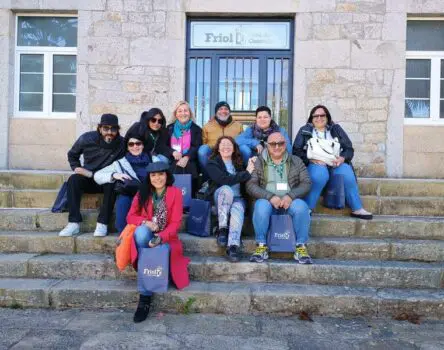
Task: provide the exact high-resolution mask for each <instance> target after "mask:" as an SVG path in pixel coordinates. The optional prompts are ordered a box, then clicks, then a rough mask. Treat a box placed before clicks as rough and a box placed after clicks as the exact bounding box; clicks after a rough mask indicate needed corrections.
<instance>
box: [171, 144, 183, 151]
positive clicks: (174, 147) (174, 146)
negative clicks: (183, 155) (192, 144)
mask: <svg viewBox="0 0 444 350" xmlns="http://www.w3.org/2000/svg"><path fill="white" fill-rule="evenodd" d="M172 148H173V150H175V151H176V152H182V147H180V145H173V147H172Z"/></svg>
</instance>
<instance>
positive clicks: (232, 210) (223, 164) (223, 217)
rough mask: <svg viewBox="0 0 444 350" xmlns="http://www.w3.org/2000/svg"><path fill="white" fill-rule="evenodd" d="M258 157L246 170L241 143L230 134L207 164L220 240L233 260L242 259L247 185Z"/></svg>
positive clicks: (221, 141)
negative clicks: (242, 235)
mask: <svg viewBox="0 0 444 350" xmlns="http://www.w3.org/2000/svg"><path fill="white" fill-rule="evenodd" d="M255 160H256V157H253V158H251V159H250V160H249V161H248V166H247V169H246V170H244V168H243V163H242V156H241V154H240V151H239V146H238V145H237V144H236V142H235V141H234V139H233V138H232V137H230V136H222V137H220V138H219V139H218V140H217V143H216V146H215V147H214V149H213V153H212V154H211V156H210V160H209V162H208V165H207V172H208V176H209V178H210V193H213V192H214V201H215V203H216V207H217V215H218V219H219V230H218V235H217V243H218V245H219V246H222V247H225V246H227V245H228V247H227V251H226V252H227V257H228V260H230V261H231V262H236V261H239V260H240V236H241V232H242V226H243V223H244V216H245V200H244V199H243V193H244V188H243V186H244V184H245V182H247V181H248V180H249V179H250V178H251V173H252V172H253V170H254V161H255ZM228 226H229V228H228Z"/></svg>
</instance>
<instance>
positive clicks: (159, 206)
mask: <svg viewBox="0 0 444 350" xmlns="http://www.w3.org/2000/svg"><path fill="white" fill-rule="evenodd" d="M165 193H166V188H165V189H164V190H163V192H162V193H161V194H160V195H157V193H156V192H154V193H153V207H154V210H153V222H154V223H155V224H157V226H159V231H158V232H160V231H163V230H164V229H165V226H166V224H167V206H166V202H165Z"/></svg>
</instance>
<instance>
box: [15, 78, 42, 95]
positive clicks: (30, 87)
mask: <svg viewBox="0 0 444 350" xmlns="http://www.w3.org/2000/svg"><path fill="white" fill-rule="evenodd" d="M20 92H40V93H43V74H26V73H25V74H20Z"/></svg>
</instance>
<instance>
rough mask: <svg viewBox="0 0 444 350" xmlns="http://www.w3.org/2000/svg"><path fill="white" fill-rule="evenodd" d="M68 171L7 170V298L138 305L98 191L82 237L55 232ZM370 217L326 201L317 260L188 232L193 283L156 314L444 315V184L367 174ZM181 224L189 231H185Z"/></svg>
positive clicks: (57, 304) (317, 225) (3, 254)
mask: <svg viewBox="0 0 444 350" xmlns="http://www.w3.org/2000/svg"><path fill="white" fill-rule="evenodd" d="M68 176H69V173H65V172H35V171H32V172H31V171H4V172H0V207H1V209H0V306H10V307H42V308H48V307H52V308H70V307H79V308H133V307H135V304H136V301H137V298H138V293H137V290H136V283H135V279H136V274H135V272H134V271H133V270H132V269H131V268H128V269H127V270H126V271H124V272H123V273H120V272H119V271H118V270H117V269H116V267H115V264H114V260H113V255H112V254H113V251H114V247H115V240H116V237H117V235H116V234H114V235H110V236H108V237H105V238H94V237H93V236H92V234H91V232H92V230H93V229H94V227H95V219H96V216H97V210H96V209H95V208H97V205H98V204H99V203H100V196H97V195H88V196H85V199H84V201H83V202H82V207H83V208H84V211H83V213H84V223H83V224H82V232H84V233H83V234H81V235H79V236H77V237H71V238H65V237H63V238H62V237H58V236H57V231H58V230H60V229H61V228H63V227H64V225H65V224H66V222H67V214H66V213H65V214H52V213H51V212H50V211H49V209H48V207H50V206H51V205H52V203H53V201H54V199H55V197H56V195H57V191H58V188H59V187H60V185H61V184H62V183H63V181H64V180H65V179H66V178H67V177H68ZM359 185H360V189H361V194H362V197H363V201H364V203H365V205H366V208H368V209H369V210H372V211H373V212H374V213H377V214H380V215H378V216H376V217H375V219H374V220H372V221H368V222H367V221H361V220H356V219H352V218H350V217H348V216H346V215H347V214H348V212H347V210H343V211H328V210H326V209H325V208H322V207H320V208H319V209H320V210H319V212H320V213H321V214H316V215H314V216H313V224H312V228H311V240H310V245H309V250H310V253H311V254H312V256H313V258H314V264H313V265H308V266H304V265H298V264H296V263H295V262H294V261H292V257H291V254H272V258H271V260H269V262H268V263H264V264H253V263H250V262H248V259H247V256H248V255H249V254H250V253H251V252H252V251H253V249H254V241H253V239H252V232H248V233H246V237H245V239H244V252H245V254H246V257H245V259H243V260H242V262H240V263H237V264H232V263H229V262H227V261H226V260H225V258H224V257H223V254H224V252H223V250H222V249H220V248H219V247H217V245H216V243H215V240H214V238H211V237H210V238H198V237H194V236H190V235H188V234H186V233H182V234H181V239H182V241H183V243H184V248H185V253H186V255H188V256H189V257H191V261H192V262H191V264H190V267H189V271H190V276H191V279H192V283H191V285H190V287H188V288H186V289H185V290H183V291H177V290H175V289H174V288H171V290H170V291H169V292H168V293H166V294H159V295H156V297H155V301H154V306H155V308H156V309H158V310H166V311H175V312H205V313H223V314H269V313H277V314H297V313H299V312H300V311H302V310H303V311H306V312H308V313H312V314H321V315H336V316H338V315H346V316H357V315H365V316H396V315H399V314H401V313H408V314H414V315H419V316H422V317H426V318H440V319H443V318H444V288H443V287H444V217H441V215H443V216H444V199H443V198H444V181H440V180H407V179H368V178H367V179H359ZM183 231H184V230H183Z"/></svg>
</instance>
